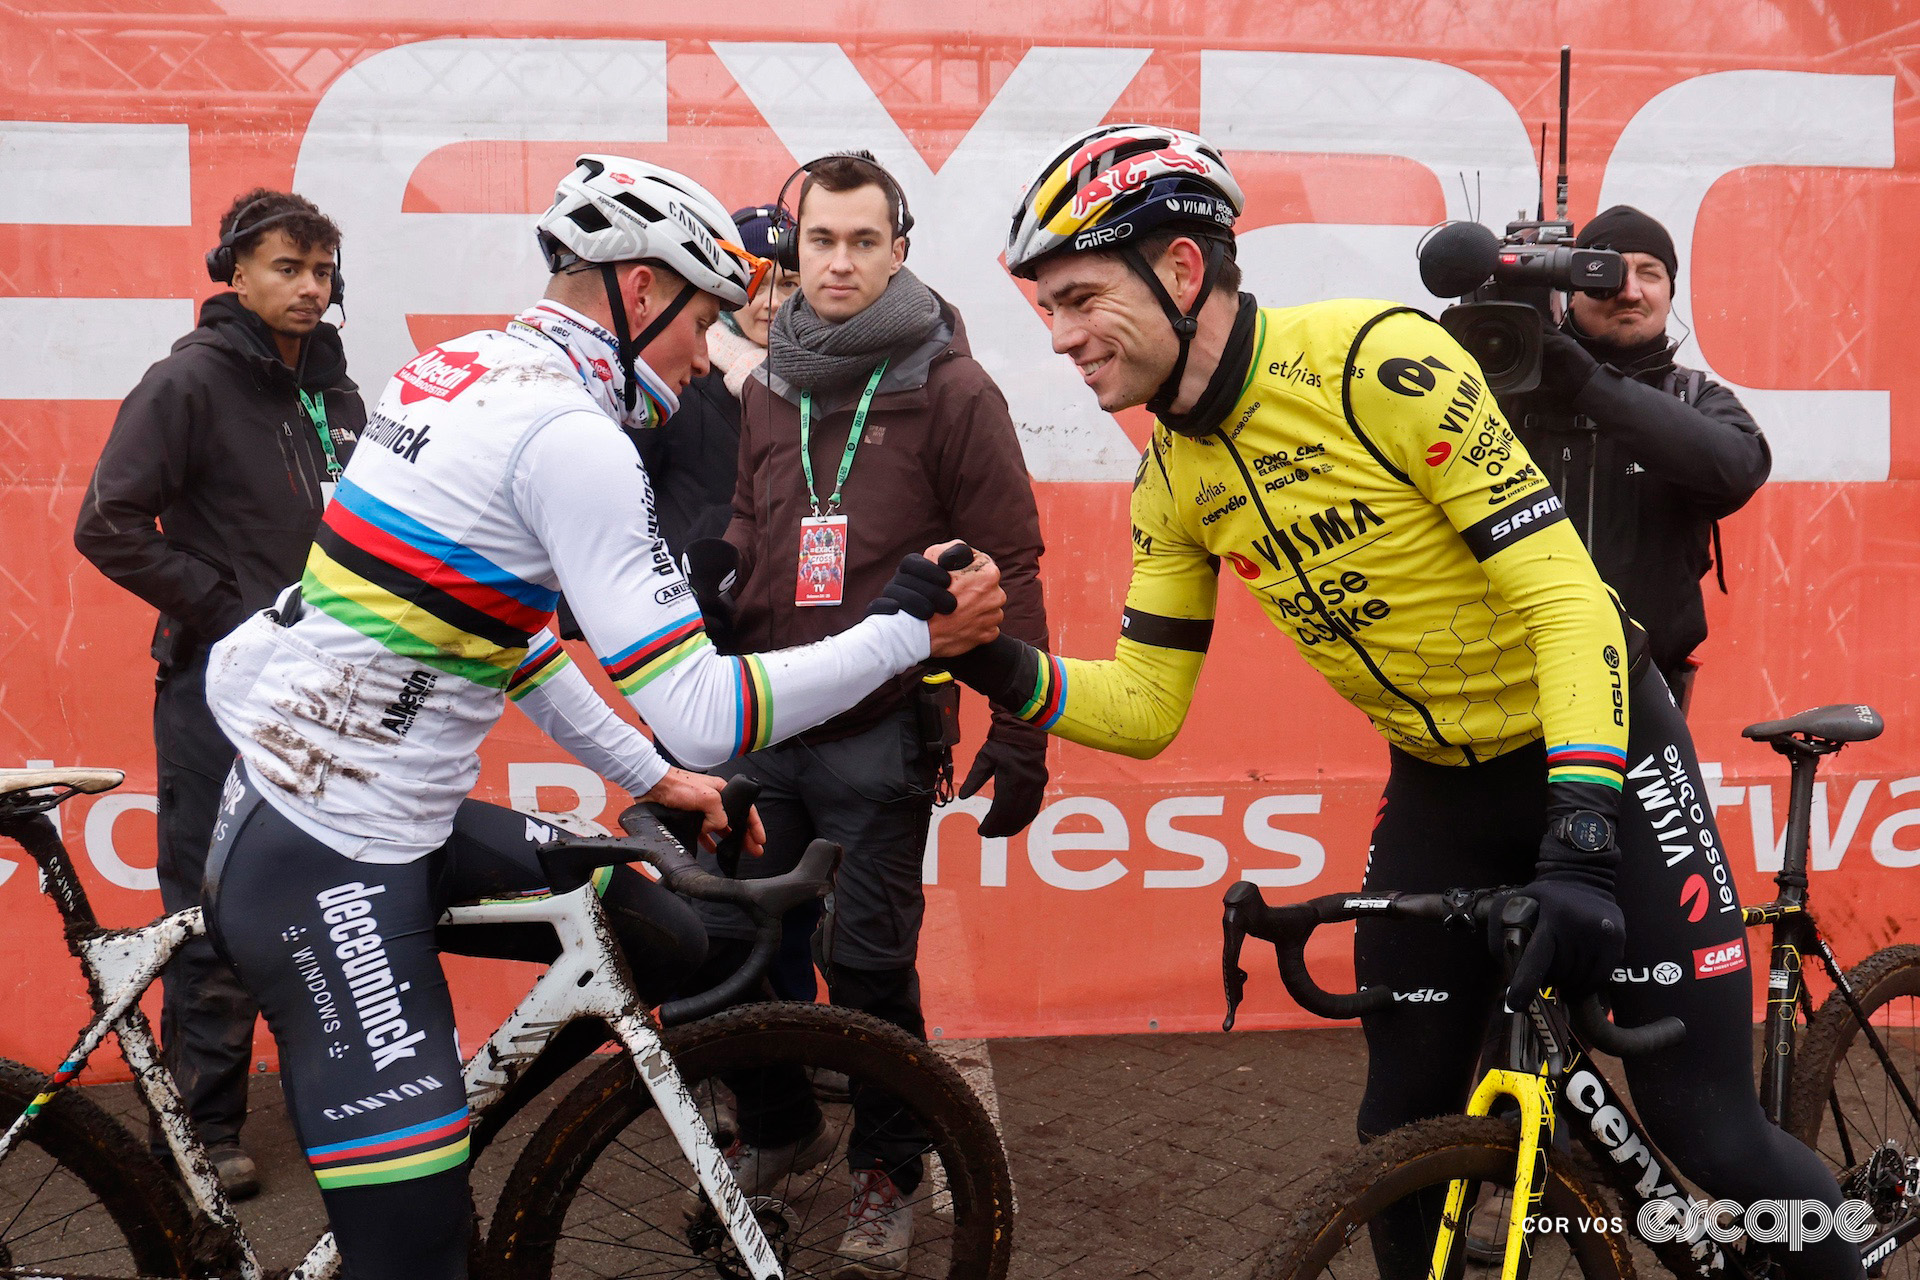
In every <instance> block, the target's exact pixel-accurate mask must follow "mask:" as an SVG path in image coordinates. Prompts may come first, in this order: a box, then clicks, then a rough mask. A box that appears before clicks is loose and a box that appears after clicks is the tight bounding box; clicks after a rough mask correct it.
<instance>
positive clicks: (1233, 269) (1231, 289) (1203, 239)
mask: <svg viewBox="0 0 1920 1280" xmlns="http://www.w3.org/2000/svg"><path fill="white" fill-rule="evenodd" d="M1217 238H1218V237H1215V236H1205V235H1195V234H1194V233H1193V232H1192V230H1190V229H1188V228H1185V227H1162V228H1160V229H1159V230H1158V231H1155V232H1153V233H1151V234H1149V235H1144V236H1141V237H1140V238H1139V239H1138V240H1135V241H1134V242H1133V243H1132V245H1130V246H1129V247H1130V248H1132V249H1135V250H1138V251H1139V254H1140V256H1141V257H1142V258H1145V259H1146V260H1147V262H1148V263H1149V264H1152V263H1155V262H1158V261H1160V255H1161V254H1163V253H1165V252H1166V251H1167V250H1168V249H1169V248H1170V247H1172V245H1173V242H1174V241H1175V240H1181V239H1186V240H1191V241H1193V242H1194V243H1195V244H1197V245H1199V246H1200V251H1201V252H1202V253H1205V252H1206V249H1207V242H1208V241H1209V240H1211V239H1217ZM1226 244H1227V256H1226V257H1224V258H1222V259H1220V266H1219V268H1218V269H1217V270H1215V271H1214V273H1213V291H1214V292H1215V293H1224V294H1226V295H1227V296H1228V297H1229V298H1231V297H1234V296H1235V295H1237V294H1238V293H1239V292H1240V262H1239V260H1238V259H1237V258H1235V257H1234V243H1233V241H1231V240H1228V241H1227V242H1226ZM1082 252H1085V253H1093V254H1098V255H1099V256H1101V257H1103V258H1118V257H1120V250H1118V249H1086V250H1082Z"/></svg>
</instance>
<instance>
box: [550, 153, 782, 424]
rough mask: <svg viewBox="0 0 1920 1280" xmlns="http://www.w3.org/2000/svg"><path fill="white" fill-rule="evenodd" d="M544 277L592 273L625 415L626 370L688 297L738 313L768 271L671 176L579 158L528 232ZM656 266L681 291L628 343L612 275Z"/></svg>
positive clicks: (706, 203)
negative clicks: (622, 268) (680, 283)
mask: <svg viewBox="0 0 1920 1280" xmlns="http://www.w3.org/2000/svg"><path fill="white" fill-rule="evenodd" d="M534 234H535V235H537V236H538V237H539V240H540V252H541V253H542V254H544V255H545V256H546V259H547V269H548V270H550V271H553V272H556V273H557V272H561V271H585V270H590V269H592V268H595V267H598V268H599V270H600V279H601V282H602V283H603V284H604V285H605V286H606V290H607V309H608V311H609V312H610V313H611V318H612V320H613V333H614V337H615V339H616V340H617V342H616V353H617V355H618V358H619V361H620V372H621V374H622V375H623V376H624V377H625V379H626V383H625V387H624V389H623V391H622V395H623V396H624V397H625V400H626V407H627V411H628V412H629V413H631V412H632V411H633V407H634V404H635V403H636V397H637V396H638V393H639V379H638V378H637V377H636V376H635V375H634V371H633V362H634V361H635V360H636V359H637V358H638V357H639V355H640V353H641V352H642V351H644V350H645V349H646V347H647V344H648V343H650V342H652V341H653V340H654V338H655V337H657V336H658V335H659V334H660V332H661V330H663V329H665V328H666V327H667V325H669V324H670V323H672V321H673V318H674V317H675V316H677V315H679V314H680V312H681V310H682V309H683V308H684V307H685V306H686V305H687V303H689V302H691V301H692V300H693V296H694V295H695V294H696V293H710V294H712V295H713V296H714V297H716V298H718V299H719V300H720V305H721V307H723V308H724V309H726V310H728V311H733V310H736V309H738V308H739V307H742V306H745V305H746V301H747V299H748V298H750V297H752V296H753V293H754V290H756V289H757V288H759V287H760V282H761V280H763V279H764V278H765V277H766V274H767V269H768V267H769V266H770V265H771V264H769V263H768V262H767V260H766V259H765V258H757V257H755V256H754V255H753V254H751V253H748V252H747V251H746V250H745V249H742V248H741V247H740V230H739V228H738V227H735V226H734V225H733V219H732V218H731V217H729V216H728V214H727V208H726V206H725V205H723V204H721V203H720V202H719V201H718V200H715V199H714V198H713V197H712V196H711V195H710V194H708V192H707V189H706V188H705V187H703V186H701V185H700V184H699V183H697V182H695V181H694V180H693V179H691V178H689V177H687V176H686V175H685V174H679V173H675V172H674V171H673V170H671V169H662V168H661V167H660V166H659V165H657V164H647V163H646V162H645V161H641V160H629V159H628V158H626V157H625V156H598V155H587V156H581V157H580V158H579V159H578V160H576V161H574V169H573V172H572V173H569V174H568V175H567V176H566V177H564V178H562V179H560V186H559V188H558V189H557V190H555V191H554V193H553V207H552V208H550V209H548V210H547V211H546V212H545V213H544V214H542V215H540V221H539V222H537V223H535V224H534ZM622 262H657V263H659V264H660V265H661V266H663V267H665V268H667V269H668V270H670V271H672V272H673V273H674V274H676V275H678V276H679V277H680V278H681V279H683V280H685V281H686V282H687V283H686V286H685V287H684V288H682V289H681V290H680V294H679V296H678V297H677V298H675V299H674V300H673V301H672V302H670V303H668V304H667V305H666V306H665V307H663V308H662V309H661V311H660V314H659V315H657V316H655V317H654V318H653V320H652V321H651V322H650V323H649V324H648V325H647V327H646V328H645V329H643V330H641V331H640V332H639V333H638V334H632V335H629V333H628V325H627V308H626V304H625V303H624V302H622V301H621V299H620V287H619V282H618V280H617V279H616V278H615V272H614V267H615V265H616V264H618V263H622Z"/></svg>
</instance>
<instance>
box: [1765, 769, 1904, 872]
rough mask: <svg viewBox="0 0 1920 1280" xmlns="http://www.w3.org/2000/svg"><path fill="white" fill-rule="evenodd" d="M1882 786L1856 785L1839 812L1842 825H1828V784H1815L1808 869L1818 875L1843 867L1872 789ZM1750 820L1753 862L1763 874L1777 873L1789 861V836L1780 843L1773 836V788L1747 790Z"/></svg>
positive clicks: (1862, 782) (1866, 780)
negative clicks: (1841, 864) (1787, 857)
mask: <svg viewBox="0 0 1920 1280" xmlns="http://www.w3.org/2000/svg"><path fill="white" fill-rule="evenodd" d="M1878 784H1879V779H1877V778H1862V779H1861V780H1860V781H1858V782H1856V783H1854V784H1853V790H1851V791H1850V792H1848V793H1847V803H1846V806H1845V807H1844V808H1842V809H1841V810H1840V821H1839V822H1838V823H1837V824H1834V823H1829V821H1828V819H1827V784H1826V783H1824V782H1816V783H1814V784H1813V810H1812V813H1811V814H1810V815H1809V818H1810V822H1809V824H1808V825H1809V828H1810V829H1809V830H1808V832H1807V865H1808V866H1809V867H1810V868H1811V869H1812V870H1815V871H1832V870H1833V869H1834V868H1835V867H1838V866H1839V865H1840V860H1841V859H1842V858H1844V857H1845V856H1846V854H1847V846H1848V845H1849V844H1851V843H1853V834H1854V832H1856V831H1858V830H1859V829H1860V819H1861V818H1863V817H1865V816H1866V812H1867V801H1868V800H1870V799H1872V798H1873V789H1874V787H1875V786H1877V785H1878ZM1747 819H1748V821H1749V822H1751V823H1752V825H1753V861H1754V866H1755V867H1756V868H1757V869H1758V870H1761V871H1778V870H1779V869H1780V863H1781V862H1782V861H1783V860H1784V859H1785V857H1786V850H1787V833H1786V831H1785V830H1784V829H1783V830H1782V831H1781V832H1780V837H1779V839H1775V838H1774V834H1773V786H1772V784H1771V783H1762V784H1760V785H1757V786H1750V787H1748V788H1747Z"/></svg>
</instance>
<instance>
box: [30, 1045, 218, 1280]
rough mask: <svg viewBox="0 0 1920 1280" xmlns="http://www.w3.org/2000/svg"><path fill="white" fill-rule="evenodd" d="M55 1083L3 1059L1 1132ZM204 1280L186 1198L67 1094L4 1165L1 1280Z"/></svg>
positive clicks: (90, 1108) (124, 1134) (113, 1124)
mask: <svg viewBox="0 0 1920 1280" xmlns="http://www.w3.org/2000/svg"><path fill="white" fill-rule="evenodd" d="M49 1083H50V1082H49V1080H48V1078H47V1077H46V1076H45V1075H43V1074H41V1073H40V1072H38V1071H35V1070H33V1069H32V1068H30V1067H26V1066H23V1065H21V1064H20V1063H18V1062H12V1061H8V1060H6V1059H0V1132H4V1131H5V1129H6V1128H7V1127H8V1126H10V1125H12V1124H13V1122H14V1121H15V1120H16V1119H18V1118H19V1116H20V1114H21V1113H22V1112H23V1111H25V1110H26V1109H27V1107H28V1105H29V1104H31V1103H32V1102H33V1100H34V1098H35V1097H36V1096H38V1095H39V1094H40V1093H41V1092H43V1091H44V1090H45V1089H46V1088H47V1087H48V1085H49ZM26 1270H36V1271H42V1272H53V1273H67V1274H74V1273H84V1274H87V1275H108V1276H111V1275H133V1274H139V1275H146V1276H187V1275H192V1274H194V1273H195V1271H196V1270H197V1268H196V1267H195V1265H194V1251H193V1220H192V1217H191V1215H190V1214H189V1212H188V1210H187V1206H186V1203H185V1202H184V1201H183V1200H182V1199H181V1197H180V1193H179V1191H178V1190H177V1189H176V1188H175V1186H174V1184H173V1183H172V1182H171V1181H170V1180H169V1179H168V1178H167V1176H166V1174H165V1173H164V1172H163V1171H162V1170H161V1168H160V1166H159V1165H158V1164H156V1163H155V1162H154V1161H153V1159H152V1157H151V1156H149V1155H148V1154H147V1152H146V1150H145V1149H144V1148H143V1147H142V1145H141V1144H140V1142H139V1141H138V1140H137V1139H136V1138H135V1137H134V1135H133V1134H131V1133H129V1132H128V1131H127V1129H126V1127H125V1126H124V1125H122V1124H120V1123H119V1122H118V1121H117V1120H115V1119H114V1118H113V1117H112V1116H111V1115H108V1114H107V1113H106V1112H105V1111H104V1110H102V1109H101V1108H100V1107H99V1106H98V1105H97V1104H96V1103H94V1102H91V1101H89V1100H88V1099H87V1098H86V1097H85V1096H84V1095H83V1094H82V1093H80V1092H79V1091H77V1090H75V1089H73V1088H67V1089H63V1090H61V1091H60V1092H59V1093H58V1094H55V1095H54V1098H53V1100H52V1101H51V1102H49V1103H48V1104H47V1105H46V1106H45V1107H44V1108H42V1109H41V1111H40V1113H39V1114H38V1115H36V1116H34V1117H33V1119H32V1120H31V1121H30V1122H29V1123H28V1126H27V1128H26V1130H25V1131H24V1133H23V1135H22V1139H21V1142H20V1145H18V1146H16V1147H15V1148H14V1149H12V1150H10V1151H9V1152H8V1153H7V1155H6V1158H5V1159H4V1160H0V1277H4V1276H7V1275H10V1274H14V1273H16V1272H18V1271H26Z"/></svg>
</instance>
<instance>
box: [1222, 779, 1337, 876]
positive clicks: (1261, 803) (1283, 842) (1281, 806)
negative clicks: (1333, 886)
mask: <svg viewBox="0 0 1920 1280" xmlns="http://www.w3.org/2000/svg"><path fill="white" fill-rule="evenodd" d="M1319 812H1320V797H1319V796H1318V795H1317V794H1316V795H1300V796H1266V797H1263V798H1262V799H1259V800H1255V801H1254V802H1253V803H1252V804H1250V805H1248V806H1247V815H1246V818H1245V819H1244V821H1243V822H1242V823H1241V830H1242V832H1243V833H1244V834H1245V835H1246V837H1247V843H1248V844H1250V845H1252V846H1253V847H1254V848H1256V849H1266V850H1268V851H1270V852H1272V853H1284V854H1288V855H1289V856H1291V857H1294V858H1298V859H1299V860H1300V864H1299V865H1298V866H1295V867H1249V866H1244V865H1243V866H1242V867H1241V868H1240V878H1241V879H1242V880H1251V881H1253V883H1255V884H1257V885H1262V886H1265V887H1268V888H1287V887H1290V886H1293V885H1302V884H1312V883H1313V882H1314V881H1315V880H1317V879H1319V877H1320V873H1321V872H1322V871H1324V870H1325V869H1326V866H1327V850H1326V846H1325V845H1322V844H1321V843H1320V842H1319V841H1318V840H1315V839H1314V838H1313V837H1312V836H1308V835H1302V834H1301V833H1299V832H1298V831H1282V830H1281V829H1280V828H1278V827H1275V826H1273V825H1272V824H1270V823H1269V822H1268V821H1267V819H1269V818H1275V817H1279V816H1281V815H1283V814H1286V815H1301V814H1309V813H1319Z"/></svg>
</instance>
